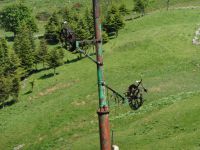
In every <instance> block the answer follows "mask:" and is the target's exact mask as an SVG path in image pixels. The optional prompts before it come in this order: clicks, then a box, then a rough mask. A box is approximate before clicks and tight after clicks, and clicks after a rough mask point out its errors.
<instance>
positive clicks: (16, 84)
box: [10, 76, 20, 101]
mask: <svg viewBox="0 0 200 150" xmlns="http://www.w3.org/2000/svg"><path fill="white" fill-rule="evenodd" d="M11 84H12V86H11V89H10V93H11V96H12V97H13V99H14V101H18V97H19V90H20V80H19V78H18V77H17V76H15V77H14V78H13V79H12V83H11Z"/></svg>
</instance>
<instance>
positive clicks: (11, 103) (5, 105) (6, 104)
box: [0, 99, 17, 109]
mask: <svg viewBox="0 0 200 150" xmlns="http://www.w3.org/2000/svg"><path fill="white" fill-rule="evenodd" d="M16 102H17V101H16V100H15V99H12V100H10V101H7V102H5V103H3V104H0V109H2V108H4V107H8V106H12V105H13V104H15V103H16Z"/></svg>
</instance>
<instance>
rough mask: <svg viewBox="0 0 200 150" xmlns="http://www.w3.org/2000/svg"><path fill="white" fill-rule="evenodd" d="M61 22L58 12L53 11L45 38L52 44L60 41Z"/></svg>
mask: <svg viewBox="0 0 200 150" xmlns="http://www.w3.org/2000/svg"><path fill="white" fill-rule="evenodd" d="M60 29H61V27H60V23H59V19H58V15H57V13H53V14H52V16H51V17H50V19H49V21H48V24H47V25H46V26H45V39H46V40H47V41H48V42H49V43H52V44H57V43H58V42H59V33H60Z"/></svg>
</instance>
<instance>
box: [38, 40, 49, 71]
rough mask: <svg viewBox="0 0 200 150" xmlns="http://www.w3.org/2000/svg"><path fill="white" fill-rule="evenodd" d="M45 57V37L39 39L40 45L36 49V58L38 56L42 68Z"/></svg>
mask: <svg viewBox="0 0 200 150" xmlns="http://www.w3.org/2000/svg"><path fill="white" fill-rule="evenodd" d="M47 57H48V47H47V43H46V41H45V39H41V40H40V47H39V50H38V58H39V61H41V62H42V64H43V68H44V64H45V62H46V60H47Z"/></svg>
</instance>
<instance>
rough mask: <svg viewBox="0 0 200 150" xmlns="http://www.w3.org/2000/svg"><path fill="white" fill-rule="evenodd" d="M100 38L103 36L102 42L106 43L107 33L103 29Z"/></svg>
mask: <svg viewBox="0 0 200 150" xmlns="http://www.w3.org/2000/svg"><path fill="white" fill-rule="evenodd" d="M102 38H103V43H107V42H108V41H109V37H108V34H107V33H106V32H105V31H103V34H102Z"/></svg>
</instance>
